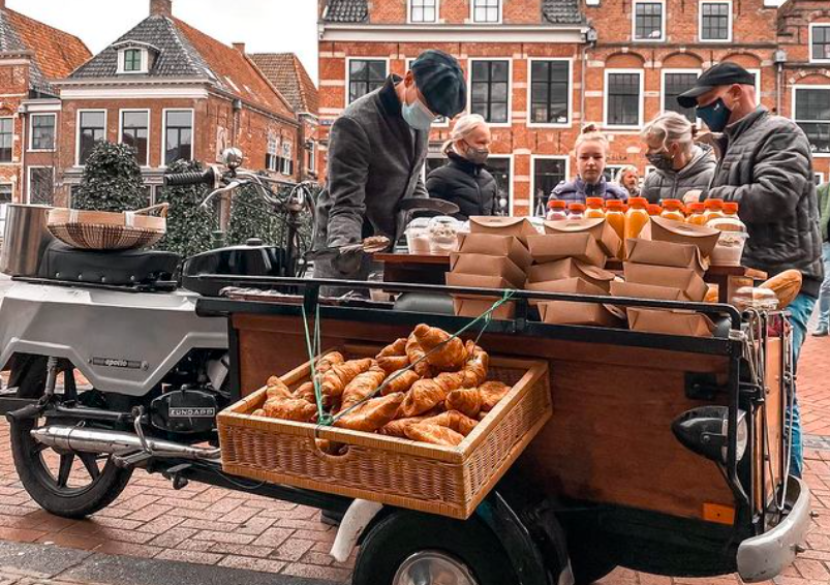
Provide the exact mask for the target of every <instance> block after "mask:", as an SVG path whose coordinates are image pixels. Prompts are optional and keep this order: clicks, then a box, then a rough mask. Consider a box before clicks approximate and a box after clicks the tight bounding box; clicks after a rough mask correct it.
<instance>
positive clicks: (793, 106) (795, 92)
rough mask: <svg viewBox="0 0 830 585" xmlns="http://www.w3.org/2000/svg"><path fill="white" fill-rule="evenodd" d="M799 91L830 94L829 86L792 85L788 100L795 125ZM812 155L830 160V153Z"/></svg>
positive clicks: (827, 122)
mask: <svg viewBox="0 0 830 585" xmlns="http://www.w3.org/2000/svg"><path fill="white" fill-rule="evenodd" d="M799 89H821V90H824V91H828V92H830V85H793V87H792V96H791V98H790V103H791V108H790V109H791V111H792V116H791V119H792V121H793V122H795V123H796V124H798V118H796V112H797V109H796V103H795V97H796V95H798V90H799ZM802 121H804V120H802ZM806 122H808V123H816V124H830V121H826V122H825V121H822V120H815V121H810V120H806ZM812 154H813V158H825V159H826V158H830V152H813V153H812Z"/></svg>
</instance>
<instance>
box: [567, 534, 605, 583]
mask: <svg viewBox="0 0 830 585" xmlns="http://www.w3.org/2000/svg"><path fill="white" fill-rule="evenodd" d="M608 550H609V548H608V543H607V542H606V539H605V538H604V537H602V536H599V535H598V534H597V533H595V532H594V531H587V532H582V531H580V530H572V531H570V532H569V533H568V554H570V557H571V569H572V570H573V574H574V585H591V584H592V583H594V582H596V581H599V580H600V579H602V578H603V577H605V576H607V575H609V574H611V572H612V571H613V570H614V569H616V568H617V563H616V562H615V561H614V560H613V558H612V557H611V555H610V554H609V553H608Z"/></svg>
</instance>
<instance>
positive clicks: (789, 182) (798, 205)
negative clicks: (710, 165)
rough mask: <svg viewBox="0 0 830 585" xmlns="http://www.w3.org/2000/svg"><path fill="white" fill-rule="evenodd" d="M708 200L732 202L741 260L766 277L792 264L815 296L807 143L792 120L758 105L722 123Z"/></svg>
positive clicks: (819, 276) (815, 237) (814, 220)
mask: <svg viewBox="0 0 830 585" xmlns="http://www.w3.org/2000/svg"><path fill="white" fill-rule="evenodd" d="M720 151H721V152H723V153H724V155H723V158H721V160H720V162H719V163H718V166H717V169H716V170H715V175H714V177H713V179H712V184H711V187H710V188H709V190H708V192H707V193H706V194H705V198H708V199H723V200H725V201H734V202H736V203H738V204H739V205H740V209H739V211H738V214H739V215H740V218H741V220H742V221H743V222H744V223H745V224H746V227H747V231H748V232H749V240H748V241H747V244H746V248H745V249H744V257H743V264H744V266H747V267H749V268H755V269H758V270H763V271H765V272H768V273H769V275H770V276H774V275H776V274H779V273H781V272H783V271H785V270H788V269H791V268H794V269H797V270H800V271H801V272H802V274H803V275H804V285H803V287H802V289H801V290H802V292H803V293H805V294H808V295H811V296H816V297H817V296H818V292H819V288H820V287H821V283H822V281H823V279H824V268H823V266H822V262H821V229H820V228H819V212H818V201H817V198H816V185H815V183H814V180H813V159H812V154H811V150H810V143H809V141H808V140H807V137H806V136H805V134H804V132H803V131H802V130H801V128H799V127H798V126H797V125H796V124H795V123H794V122H792V121H790V120H788V119H786V118H782V117H779V116H773V115H771V114H770V113H769V111H768V110H767V109H766V108H763V107H759V108H758V109H757V110H756V111H755V112H753V113H752V114H750V115H749V116H747V117H746V118H744V119H743V120H741V121H739V122H737V123H735V124H733V125H731V126H729V127H727V129H726V131H725V132H724V135H723V137H722V138H721V140H720Z"/></svg>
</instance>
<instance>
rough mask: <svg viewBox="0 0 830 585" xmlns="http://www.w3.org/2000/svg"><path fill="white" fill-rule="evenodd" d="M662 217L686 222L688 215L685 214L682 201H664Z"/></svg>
mask: <svg viewBox="0 0 830 585" xmlns="http://www.w3.org/2000/svg"><path fill="white" fill-rule="evenodd" d="M660 216H661V217H665V218H666V219H671V220H673V221H686V215H685V214H684V213H683V202H682V201H680V199H665V200H663V213H661V214H660Z"/></svg>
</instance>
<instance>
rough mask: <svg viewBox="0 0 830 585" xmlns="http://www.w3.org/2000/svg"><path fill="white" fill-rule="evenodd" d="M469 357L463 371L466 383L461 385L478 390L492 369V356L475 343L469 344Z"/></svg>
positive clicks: (470, 342)
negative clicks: (488, 371)
mask: <svg viewBox="0 0 830 585" xmlns="http://www.w3.org/2000/svg"><path fill="white" fill-rule="evenodd" d="M466 349H467V355H468V356H469V358H468V359H467V362H466V363H465V364H464V368H463V369H462V370H461V371H462V372H463V374H464V381H463V382H462V383H461V385H462V386H463V387H464V388H477V387H479V386H481V385H482V384H483V383H484V381H485V380H486V379H487V370H488V369H489V367H490V356H489V355H488V353H487V352H486V351H484V350H483V349H482V348H481V347H479V346H478V345H476V344H475V342H474V341H468V342H467V347H466Z"/></svg>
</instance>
